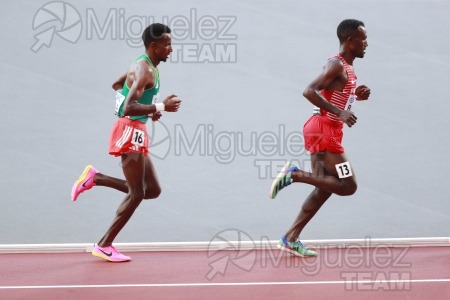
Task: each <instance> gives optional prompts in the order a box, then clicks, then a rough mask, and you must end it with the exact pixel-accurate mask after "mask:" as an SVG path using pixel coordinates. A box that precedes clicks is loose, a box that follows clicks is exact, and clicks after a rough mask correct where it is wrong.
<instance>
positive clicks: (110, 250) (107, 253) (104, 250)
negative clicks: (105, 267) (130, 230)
mask: <svg viewBox="0 0 450 300" xmlns="http://www.w3.org/2000/svg"><path fill="white" fill-rule="evenodd" d="M92 255H94V256H97V257H100V258H103V259H106V260H107V261H112V262H124V261H130V260H131V257H129V256H125V255H123V254H122V253H120V252H119V251H117V249H116V248H115V247H114V246H108V247H100V246H99V245H97V244H95V245H94V250H92Z"/></svg>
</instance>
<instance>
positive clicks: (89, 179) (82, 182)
mask: <svg viewBox="0 0 450 300" xmlns="http://www.w3.org/2000/svg"><path fill="white" fill-rule="evenodd" d="M97 173H98V171H97V170H96V169H95V168H94V167H93V166H91V165H88V166H87V167H86V168H84V171H83V174H81V176H80V178H78V180H77V181H75V183H74V184H73V187H72V193H71V196H72V201H76V200H77V198H78V196H79V195H80V194H81V193H82V192H84V191H87V190H90V189H91V188H92V187H93V186H94V185H95V183H94V176H95V174H97Z"/></svg>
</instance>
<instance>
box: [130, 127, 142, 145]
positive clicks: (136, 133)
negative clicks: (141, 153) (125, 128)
mask: <svg viewBox="0 0 450 300" xmlns="http://www.w3.org/2000/svg"><path fill="white" fill-rule="evenodd" d="M144 141H145V134H144V132H143V131H142V130H139V129H136V128H135V129H134V130H133V135H132V136H131V143H132V144H133V145H136V146H140V147H142V146H144Z"/></svg>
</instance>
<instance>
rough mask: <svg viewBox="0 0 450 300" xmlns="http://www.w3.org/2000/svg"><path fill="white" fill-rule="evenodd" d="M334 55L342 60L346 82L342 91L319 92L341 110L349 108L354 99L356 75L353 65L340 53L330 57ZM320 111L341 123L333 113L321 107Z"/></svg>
mask: <svg viewBox="0 0 450 300" xmlns="http://www.w3.org/2000/svg"><path fill="white" fill-rule="evenodd" d="M334 57H337V58H339V59H340V60H341V61H342V63H343V64H344V68H345V71H346V72H347V77H348V81H347V84H346V85H345V87H344V89H343V90H342V92H339V91H326V90H322V91H320V92H321V93H322V96H323V97H324V98H325V99H327V100H328V101H329V102H330V103H331V104H333V105H334V106H336V107H338V108H340V109H343V110H351V108H352V105H353V104H354V103H355V101H356V95H355V90H356V79H357V77H356V75H355V72H354V71H353V66H351V65H349V64H348V63H347V62H346V61H345V59H344V58H343V57H342V56H341V55H340V54H336V55H334V56H333V57H332V58H334ZM320 113H321V115H322V116H326V117H327V118H328V119H330V120H331V121H333V122H336V123H342V121H341V120H339V118H338V117H336V116H335V115H333V114H331V113H329V112H327V111H325V110H323V109H321V112H320Z"/></svg>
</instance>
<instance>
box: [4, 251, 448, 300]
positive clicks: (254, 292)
mask: <svg viewBox="0 0 450 300" xmlns="http://www.w3.org/2000/svg"><path fill="white" fill-rule="evenodd" d="M449 251H450V248H448V247H411V248H389V247H376V248H353V249H352V248H333V249H319V256H318V257H317V258H298V257H294V256H292V255H289V254H286V253H284V252H280V251H278V250H252V251H218V252H215V253H212V254H208V252H205V251H197V252H131V253H128V254H129V255H131V256H132V259H133V260H132V261H131V262H127V263H109V262H106V261H103V260H101V259H98V258H96V257H94V256H92V255H91V254H90V253H51V254H0V263H1V272H0V299H64V300H70V299H99V297H102V299H108V298H111V299H258V300H260V299H300V298H302V299H377V300H381V299H396V300H399V299H450V267H449V266H450V253H449ZM106 297H108V298H106Z"/></svg>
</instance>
